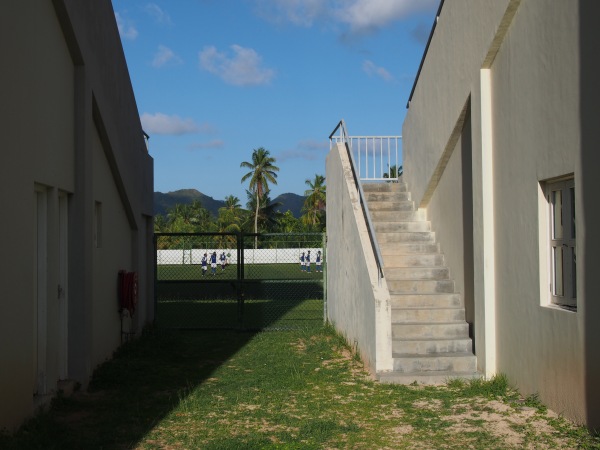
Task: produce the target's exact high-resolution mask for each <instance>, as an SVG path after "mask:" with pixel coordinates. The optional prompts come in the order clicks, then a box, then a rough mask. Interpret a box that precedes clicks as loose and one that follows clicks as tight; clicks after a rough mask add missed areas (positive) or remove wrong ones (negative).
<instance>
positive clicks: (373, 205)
mask: <svg viewBox="0 0 600 450" xmlns="http://www.w3.org/2000/svg"><path fill="white" fill-rule="evenodd" d="M368 204H369V211H371V212H374V211H414V209H415V204H414V203H413V202H412V201H410V200H407V201H403V202H368Z"/></svg>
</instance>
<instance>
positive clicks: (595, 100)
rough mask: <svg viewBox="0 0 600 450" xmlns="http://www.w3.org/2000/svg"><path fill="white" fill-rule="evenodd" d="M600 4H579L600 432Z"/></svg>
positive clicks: (586, 269)
mask: <svg viewBox="0 0 600 450" xmlns="http://www.w3.org/2000/svg"><path fill="white" fill-rule="evenodd" d="M599 16H600V3H599V2H591V1H589V0H580V1H579V42H580V47H579V48H580V55H579V60H580V67H579V73H580V77H581V79H580V93H579V95H580V108H581V110H580V116H581V179H580V180H579V186H580V189H579V191H580V192H579V193H578V194H577V195H578V196H579V197H580V198H581V203H580V205H581V212H579V213H578V214H577V220H578V224H577V228H578V232H579V233H578V234H580V232H581V231H583V232H584V233H585V234H584V239H585V242H584V243H583V244H584V245H585V256H584V260H583V261H582V263H580V267H582V268H583V275H582V276H581V277H579V280H581V284H582V286H580V287H579V289H578V292H579V293H582V292H583V293H584V298H583V299H582V300H583V302H584V304H583V305H582V308H581V312H582V313H583V314H585V317H584V319H583V320H584V323H585V325H584V326H585V366H586V367H585V398H586V402H587V405H586V414H587V418H586V420H587V425H588V427H589V428H590V429H596V430H600V383H598V380H600V346H599V345H598V343H599V342H600V332H599V330H598V321H599V320H600V302H599V301H598V299H600V285H599V284H598V280H597V279H596V278H597V274H598V272H599V271H600V270H599V269H600V262H599V259H598V257H599V255H600V232H599V229H600V227H599V225H600V207H599V206H598V194H597V193H598V192H599V188H598V171H599V170H600V151H599V150H600V128H599V127H598V117H599V114H600V113H599V111H598V105H600V90H599V89H598V71H599V69H600V63H599V62H598V54H597V53H598V48H597V47H598V46H597V43H598V24H597V18H598V17H599Z"/></svg>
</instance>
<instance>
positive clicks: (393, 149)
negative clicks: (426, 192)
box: [330, 135, 402, 181]
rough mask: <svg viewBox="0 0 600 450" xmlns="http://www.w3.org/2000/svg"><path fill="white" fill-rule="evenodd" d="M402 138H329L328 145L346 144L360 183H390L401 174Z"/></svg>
mask: <svg viewBox="0 0 600 450" xmlns="http://www.w3.org/2000/svg"><path fill="white" fill-rule="evenodd" d="M401 140H402V136H343V137H342V136H341V135H340V136H330V143H331V144H333V143H339V142H347V143H348V146H349V148H350V150H351V152H352V155H353V157H354V161H355V162H357V164H356V167H355V169H356V171H357V173H358V178H359V179H360V180H361V181H390V179H397V178H398V177H399V176H400V175H401V174H402V165H401V164H400V157H399V153H400V152H401V149H400V143H401Z"/></svg>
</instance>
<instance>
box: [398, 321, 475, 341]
mask: <svg viewBox="0 0 600 450" xmlns="http://www.w3.org/2000/svg"><path fill="white" fill-rule="evenodd" d="M468 337H469V324H468V323H467V322H465V321H464V320H463V321H462V322H459V321H457V322H448V323H427V322H420V323H392V338H395V339H429V338H433V339H442V338H443V339H455V338H468Z"/></svg>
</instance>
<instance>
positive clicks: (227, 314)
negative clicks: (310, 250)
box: [156, 279, 323, 330]
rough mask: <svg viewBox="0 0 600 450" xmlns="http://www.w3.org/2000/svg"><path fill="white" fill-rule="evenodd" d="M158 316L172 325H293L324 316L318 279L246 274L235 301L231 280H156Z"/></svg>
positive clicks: (163, 324)
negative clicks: (240, 294) (251, 277)
mask: <svg viewBox="0 0 600 450" xmlns="http://www.w3.org/2000/svg"><path fill="white" fill-rule="evenodd" d="M156 292H157V306H156V321H157V324H158V325H159V326H160V327H162V328H173V329H237V330H262V329H292V328H297V327H304V326H306V324H307V323H310V322H315V321H316V322H322V321H323V300H322V299H323V283H322V281H320V280H311V279H307V280H245V281H244V283H243V301H238V298H237V287H236V283H235V282H234V281H231V280H218V279H215V280H213V279H209V280H206V281H197V280H194V281H161V282H159V283H157V287H156Z"/></svg>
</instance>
